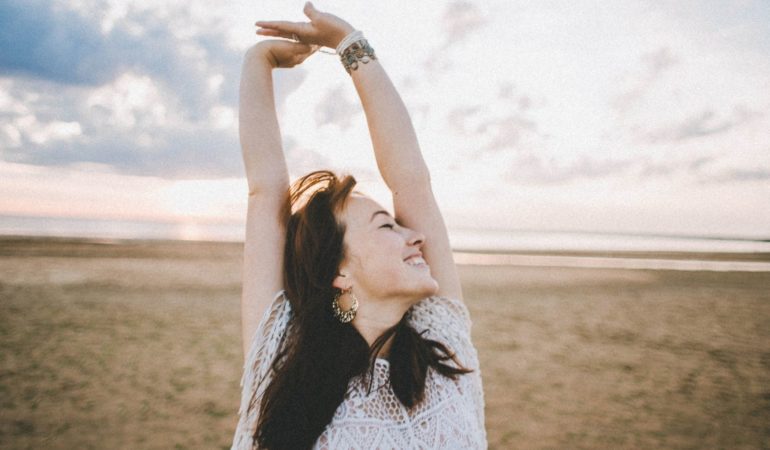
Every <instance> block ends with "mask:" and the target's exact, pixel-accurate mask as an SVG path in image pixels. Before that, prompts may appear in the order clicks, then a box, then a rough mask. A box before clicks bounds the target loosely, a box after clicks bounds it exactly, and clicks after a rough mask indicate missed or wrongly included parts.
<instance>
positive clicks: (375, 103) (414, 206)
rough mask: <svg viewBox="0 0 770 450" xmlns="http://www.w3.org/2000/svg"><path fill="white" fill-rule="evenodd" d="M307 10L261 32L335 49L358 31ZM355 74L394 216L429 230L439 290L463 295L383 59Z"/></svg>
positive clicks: (427, 250)
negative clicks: (304, 17) (298, 18)
mask: <svg viewBox="0 0 770 450" xmlns="http://www.w3.org/2000/svg"><path fill="white" fill-rule="evenodd" d="M304 12H305V15H307V17H308V18H309V19H310V22H286V21H270V22H257V25H258V26H260V27H262V29H261V30H258V33H260V34H263V35H266V36H280V37H284V38H291V37H292V36H297V37H298V38H299V39H300V40H301V41H302V42H305V43H308V44H313V45H323V46H327V47H330V48H336V47H337V45H338V44H339V42H340V41H342V40H343V39H344V37H345V36H347V35H348V34H349V33H350V32H352V31H353V30H354V28H353V27H352V26H351V25H350V24H348V23H347V22H345V21H344V20H342V19H340V18H339V17H337V16H335V15H333V14H329V13H324V12H321V11H319V10H317V9H315V7H314V6H313V5H312V3H310V2H307V3H306V4H305V9H304ZM340 70H342V69H340ZM351 75H352V78H353V83H354V84H355V87H356V90H357V91H358V95H359V97H360V98H361V103H362V104H363V107H364V112H365V113H366V119H367V122H368V124H369V133H370V134H371V138H372V144H373V146H374V154H375V158H376V160H377V165H378V167H379V169H380V173H381V174H382V177H383V179H384V180H385V183H386V184H387V185H388V188H389V189H390V191H391V193H392V194H393V207H394V210H395V213H396V220H398V221H399V223H401V224H402V225H404V226H406V227H409V228H412V229H415V230H418V231H420V232H422V233H423V234H424V235H425V237H426V239H425V244H424V245H423V248H422V253H423V257H424V258H425V260H426V261H427V262H428V264H430V267H431V274H432V275H433V277H434V278H435V279H436V281H438V283H439V291H438V294H439V295H443V296H448V297H454V298H457V299H459V300H462V298H463V297H462V289H461V287H460V280H459V277H458V276H457V269H456V267H455V264H454V259H453V257H452V249H451V247H450V245H449V237H448V235H447V230H446V225H445V224H444V219H443V217H442V216H441V212H440V211H439V208H438V205H437V204H436V199H435V198H434V196H433V191H432V188H431V181H430V174H429V172H428V167H427V166H426V165H425V161H424V160H423V158H422V153H421V152H420V146H419V144H418V142H417V137H416V135H415V132H414V127H413V126H412V121H411V119H410V118H409V113H408V112H407V110H406V107H405V106H404V103H403V102H402V101H401V97H400V96H399V95H398V92H396V89H395V87H394V86H393V83H391V81H390V79H389V78H388V76H387V74H386V73H385V70H384V69H383V68H382V66H381V65H380V63H379V61H377V60H372V61H370V62H369V63H367V64H358V69H357V70H354V71H352V74H351Z"/></svg>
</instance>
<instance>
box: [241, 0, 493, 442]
mask: <svg viewBox="0 0 770 450" xmlns="http://www.w3.org/2000/svg"><path fill="white" fill-rule="evenodd" d="M304 12H305V14H306V15H307V17H308V18H309V19H310V21H309V22H303V23H293V22H283V21H271V22H257V26H258V27H259V29H258V30H257V34H259V35H261V36H269V37H274V38H284V39H269V40H264V41H261V42H260V43H258V44H257V45H255V46H254V47H252V48H251V49H250V50H249V51H248V52H247V55H246V57H245V61H244V67H243V74H242V80H241V94H240V95H241V98H240V138H241V146H242V150H243V157H244V161H245V165H246V171H247V179H248V186H249V201H248V213H247V224H246V241H245V246H244V278H243V280H244V282H243V296H242V301H241V306H242V329H243V346H244V347H243V351H244V356H245V360H246V362H245V365H244V373H243V378H242V380H241V385H242V388H243V393H242V399H241V409H240V412H239V413H240V420H239V423H238V428H237V430H236V433H235V438H234V442H233V449H238V450H240V449H252V448H266V449H271V450H277V449H292V450H296V449H310V448H317V449H342V448H344V449H349V448H353V449H385V448H396V449H411V448H431V449H432V448H451V449H457V448H486V433H485V430H484V400H483V392H482V389H481V377H480V373H479V367H478V356H477V353H476V350H475V348H474V347H473V344H472V343H471V340H470V327H471V322H470V316H469V314H468V310H467V308H466V307H465V305H464V304H463V301H462V290H461V287H460V282H459V278H458V276H457V271H456V268H455V265H454V261H453V259H452V252H451V248H450V246H449V239H448V237H447V232H446V227H445V225H444V222H443V218H442V216H441V213H440V212H439V209H438V206H437V204H436V201H435V199H434V196H433V193H432V191H431V184H430V176H429V173H428V168H427V167H426V165H425V162H424V161H423V158H422V155H421V153H420V149H419V146H418V143H417V138H416V136H415V133H414V129H413V127H412V124H411V121H410V119H409V115H408V113H407V110H406V108H405V107H404V104H403V103H402V101H401V98H400V97H399V95H398V93H397V92H396V90H395V88H394V87H393V85H392V83H391V81H390V80H389V78H388V76H387V75H386V74H385V71H384V70H383V68H382V66H381V65H380V63H379V61H378V60H377V59H376V55H375V54H374V51H373V49H372V48H371V46H369V45H368V43H367V42H366V40H365V39H363V36H362V34H361V33H360V32H358V31H355V30H354V28H353V27H352V26H351V25H350V24H348V23H347V22H345V21H343V20H342V19H340V18H338V17H336V16H334V15H332V14H328V13H323V12H321V11H319V10H317V9H315V8H314V7H313V5H312V4H311V3H309V2H308V3H307V4H306V5H305V8H304ZM288 39H291V40H288ZM322 46H323V47H329V48H332V49H334V48H336V49H337V50H338V53H339V54H340V56H341V59H342V61H343V66H344V67H345V68H346V69H347V71H348V73H349V74H350V77H351V78H352V81H353V83H354V84H355V87H356V90H357V92H358V94H359V97H360V98H361V102H362V105H363V108H364V112H365V114H366V118H367V122H368V125H369V131H370V134H371V138H372V143H373V147H374V151H375V157H376V160H377V164H378V166H379V169H380V172H381V174H382V177H383V179H384V180H385V182H386V184H387V186H388V188H389V189H390V190H391V192H392V194H393V209H394V211H395V217H393V216H391V214H390V213H388V212H387V211H386V210H385V209H384V208H383V207H382V206H380V205H378V204H377V203H376V202H375V201H373V200H372V199H371V198H369V197H367V196H365V195H363V194H361V193H358V192H357V191H353V188H354V186H355V179H354V178H353V177H352V176H345V177H338V176H337V175H335V174H334V173H332V172H330V171H318V172H313V173H310V174H308V175H306V176H304V177H302V178H300V179H299V180H298V181H296V182H295V183H294V184H293V185H292V186H291V187H290V186H289V176H288V170H287V168H286V162H285V160H284V157H283V152H282V149H281V139H280V132H279V129H278V123H277V118H276V114H275V109H274V101H273V89H272V78H271V71H272V69H274V68H277V67H282V68H288V67H293V66H295V65H297V64H300V63H302V61H304V60H305V59H306V58H307V57H308V56H310V55H311V54H312V53H314V52H315V51H316V50H318V49H319V48H320V47H322ZM417 230H420V231H417Z"/></svg>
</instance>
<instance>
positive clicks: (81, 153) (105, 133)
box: [0, 0, 307, 179]
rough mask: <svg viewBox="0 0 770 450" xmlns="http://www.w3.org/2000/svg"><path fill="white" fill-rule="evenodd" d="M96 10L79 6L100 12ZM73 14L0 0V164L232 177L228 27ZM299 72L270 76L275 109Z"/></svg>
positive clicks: (182, 19) (188, 16) (235, 58)
mask: <svg viewBox="0 0 770 450" xmlns="http://www.w3.org/2000/svg"><path fill="white" fill-rule="evenodd" d="M96 3H97V4H91V5H90V6H89V8H92V9H93V8H97V7H104V8H105V9H106V8H107V7H108V5H107V4H106V3H104V2H96ZM81 6H82V5H81ZM75 7H76V6H72V5H71V4H67V3H61V4H59V3H57V2H44V1H36V0H32V1H28V2H27V1H25V2H20V1H6V2H0V45H2V47H3V48H4V50H3V51H2V52H0V73H2V74H3V75H4V78H3V79H0V89H2V90H3V91H5V93H4V94H0V120H1V121H2V126H0V160H5V161H8V162H17V163H24V164H32V165H38V166H57V167H61V166H71V167H82V166H86V165H91V166H93V167H100V168H103V169H104V170H106V171H111V172H116V173H121V174H131V175H152V176H160V177H165V178H174V179H179V178H195V177H200V178H216V177H232V176H242V174H243V167H242V162H241V156H240V151H239V144H238V141H237V136H238V135H237V127H236V126H235V118H236V117H237V114H235V111H236V109H237V95H238V85H239V78H240V67H241V60H242V53H241V52H240V51H237V50H234V49H233V48H231V47H229V46H228V45H227V39H226V36H225V35H224V34H223V32H224V31H226V30H227V28H226V27H224V26H223V27H216V26H212V27H206V26H203V25H202V21H205V20H212V21H213V20H215V19H208V18H203V19H201V18H200V17H197V16H193V12H191V10H192V9H193V8H186V6H185V5H184V4H177V5H171V6H169V5H160V6H153V7H152V8H146V9H139V8H138V7H137V6H136V5H133V6H128V7H126V8H125V10H122V11H121V12H120V18H119V20H115V21H113V22H112V23H110V26H107V27H105V24H104V23H103V20H102V19H103V17H102V15H96V14H91V13H90V12H89V11H88V10H85V11H76V10H75V9H73V8H75ZM89 14H91V15H89ZM212 30H216V31H212ZM306 75H307V74H306V71H305V70H304V69H302V68H296V69H292V70H276V71H274V72H273V81H274V91H275V99H276V100H275V102H276V106H277V107H278V108H281V107H282V105H283V103H284V102H285V99H286V98H287V97H288V96H289V95H290V94H291V93H292V92H293V91H295V90H296V89H297V88H298V87H299V86H300V85H301V84H302V83H303V82H304V80H305V77H306Z"/></svg>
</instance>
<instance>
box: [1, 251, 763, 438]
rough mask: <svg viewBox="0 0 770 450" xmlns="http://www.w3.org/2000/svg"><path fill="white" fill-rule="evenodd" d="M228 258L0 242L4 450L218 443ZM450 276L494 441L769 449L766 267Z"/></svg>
mask: <svg viewBox="0 0 770 450" xmlns="http://www.w3.org/2000/svg"><path fill="white" fill-rule="evenodd" d="M680 257H681V255H680ZM240 258H241V246H240V245H238V244H224V243H191V242H160V241H146V242H140V241H83V240H68V239H43V238H30V239H21V238H0V336H2V340H0V448H13V449H25V448H43V447H45V448H53V449H72V448H79V449H89V448H94V449H96V448H99V449H104V448H142V449H173V448H176V449H185V448H190V449H193V448H195V449H197V448H220V449H226V448H229V445H230V443H231V439H232V434H233V431H234V428H235V424H236V420H237V417H236V414H237V410H238V402H239V390H240V388H239V386H238V383H239V380H240V376H241V369H242V355H241V344H240V319H239V294H240V268H241V264H240ZM749 259H759V260H765V261H766V260H767V258H766V255H764V256H763V255H759V256H757V255H754V256H752V257H751V258H749ZM460 275H461V277H462V282H463V289H464V293H465V298H466V303H467V304H468V307H469V309H470V311H471V314H472V318H473V323H474V327H473V339H474V343H475V344H476V347H477V349H478V351H479V356H480V360H481V368H482V376H483V380H484V391H485V398H486V418H487V421H486V425H487V431H488V437H489V444H490V448H492V449H508V448H522V449H561V448H570V449H617V448H672V449H678V448H731V449H741V448H746V449H760V448H770V327H769V326H768V323H770V273H762V272H759V273H744V272H683V271H662V270H619V269H578V268H548V267H515V266H496V267H483V266H471V265H464V266H460Z"/></svg>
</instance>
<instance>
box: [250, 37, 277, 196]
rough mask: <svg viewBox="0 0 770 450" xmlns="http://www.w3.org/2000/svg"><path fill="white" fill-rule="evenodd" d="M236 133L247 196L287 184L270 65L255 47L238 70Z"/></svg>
mask: <svg viewBox="0 0 770 450" xmlns="http://www.w3.org/2000/svg"><path fill="white" fill-rule="evenodd" d="M239 102H240V106H239V134H240V140H241V152H242V155H243V161H244V165H245V168H246V180H247V182H248V186H249V195H253V194H255V193H258V192H261V191H265V190H274V189H279V190H281V189H285V188H287V187H288V185H289V173H288V169H287V167H286V159H285V158H284V155H283V147H282V144H281V132H280V128H279V126H278V117H277V116H276V111H275V100H274V95H273V78H272V66H271V65H270V64H269V62H268V60H267V58H266V56H265V54H264V53H263V52H261V51H260V49H259V48H258V47H252V48H251V49H250V50H249V51H248V52H247V53H246V56H245V58H244V62H243V70H242V73H241V85H240V100H239Z"/></svg>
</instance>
